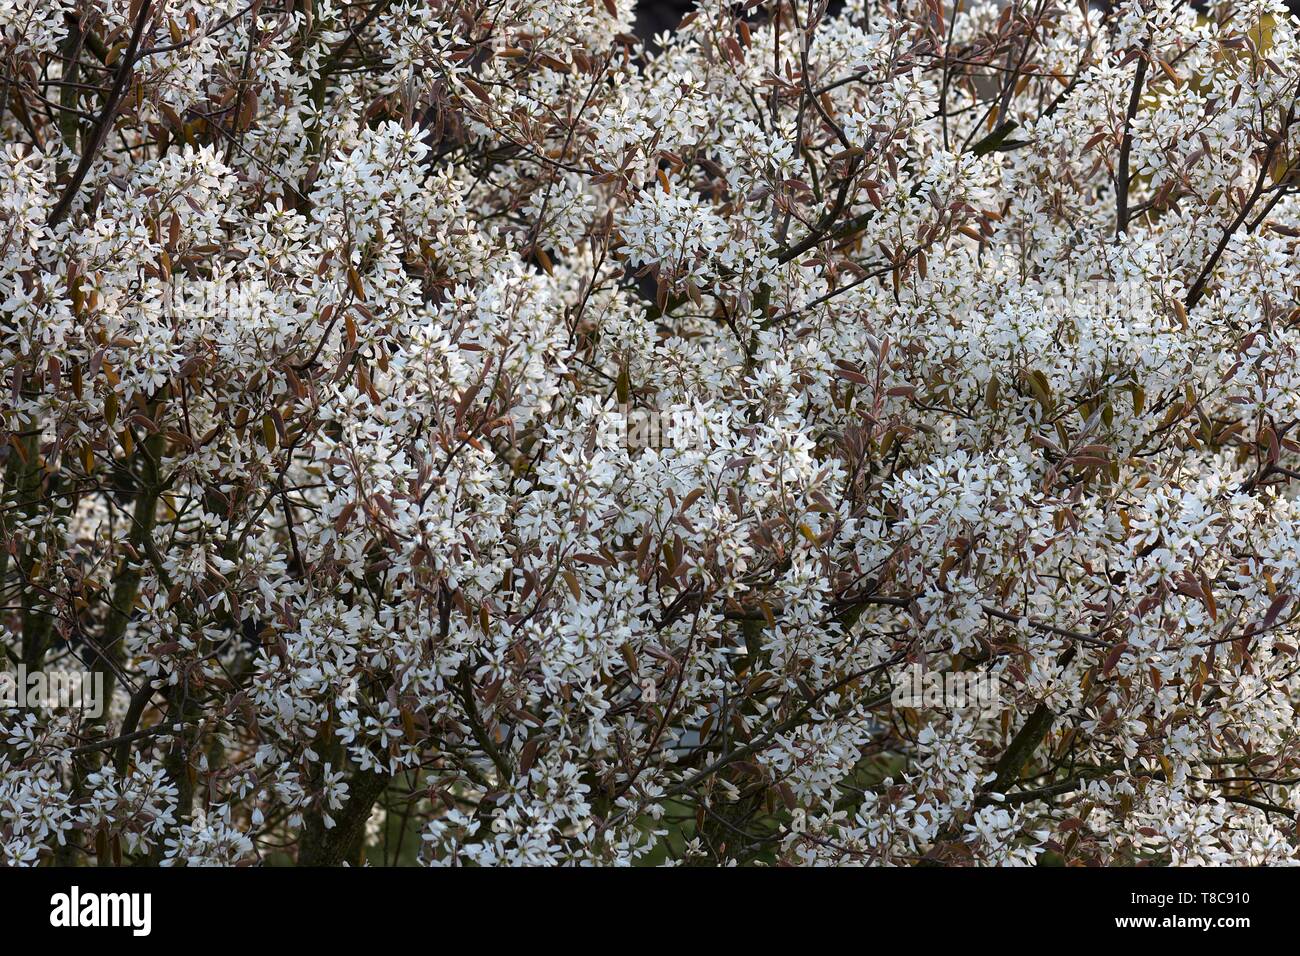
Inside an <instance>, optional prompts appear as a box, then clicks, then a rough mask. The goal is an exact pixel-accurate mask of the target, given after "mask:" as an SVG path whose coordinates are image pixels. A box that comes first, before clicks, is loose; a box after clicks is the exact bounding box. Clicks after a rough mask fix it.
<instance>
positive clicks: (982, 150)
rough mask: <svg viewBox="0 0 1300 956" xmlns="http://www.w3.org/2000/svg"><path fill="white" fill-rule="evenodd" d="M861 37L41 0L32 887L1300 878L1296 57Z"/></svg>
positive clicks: (13, 164) (15, 25)
mask: <svg viewBox="0 0 1300 956" xmlns="http://www.w3.org/2000/svg"><path fill="white" fill-rule="evenodd" d="M821 3H822V0H751V2H749V3H747V4H727V3H723V2H720V0H704V2H702V3H701V4H700V5H699V7H698V9H697V10H696V12H695V13H694V14H693V15H692V16H690V17H688V19H687V21H686V22H685V23H683V24H682V26H681V27H680V28H679V29H678V30H677V31H676V32H675V33H673V34H672V35H670V36H664V37H661V38H660V39H661V41H662V42H661V43H659V44H656V46H655V48H654V49H653V50H651V51H647V50H645V49H643V48H642V47H641V46H640V45H639V44H638V42H637V41H636V40H635V39H634V38H633V37H632V36H631V35H630V30H631V23H632V18H633V14H634V10H633V3H632V0H600V2H597V0H545V2H541V0H494V2H491V3H486V2H483V3H480V2H478V0H364V2H358V3H351V4H344V3H341V2H337V0H279V2H277V0H254V2H252V3H246V2H244V0H132V2H129V3H127V2H115V0H2V2H0V51H2V52H3V63H4V69H5V76H4V80H3V89H4V95H3V97H2V100H3V102H0V111H2V112H0V117H2V119H0V126H2V129H3V141H2V146H0V148H2V150H3V161H2V162H0V215H2V216H3V236H2V237H0V256H3V268H0V385H2V386H3V399H0V445H3V448H2V449H0V467H2V470H3V500H2V501H0V644H3V647H4V649H5V655H6V657H7V659H8V664H7V666H8V668H9V670H10V671H11V672H16V671H17V669H18V668H19V667H21V668H23V672H24V673H25V674H26V675H28V677H29V678H30V676H31V675H33V674H53V673H62V672H69V671H77V672H85V674H86V677H87V679H88V680H89V681H90V686H92V687H94V686H95V684H96V683H98V685H99V686H101V687H102V697H103V703H104V706H103V708H102V713H96V712H95V711H96V708H91V707H86V706H80V707H79V706H70V705H69V704H68V702H67V701H46V702H41V701H36V702H35V705H34V706H33V705H32V704H33V701H32V700H31V699H30V697H29V696H23V695H17V697H16V702H17V703H18V704H20V705H22V706H13V707H8V708H6V709H4V710H3V711H2V712H0V848H2V851H3V858H4V859H5V860H6V861H7V862H9V863H18V864H36V863H45V862H59V863H83V862H84V863H94V862H100V863H122V864H127V863H131V862H152V863H162V864H181V863H190V864H197V863H218V864H236V863H238V864H248V863H254V862H258V861H265V862H283V861H296V862H298V863H306V864H337V863H344V862H347V863H353V864H355V863H358V862H362V861H364V860H368V861H369V862H371V863H381V862H384V863H394V862H412V861H415V860H417V859H418V860H419V861H421V862H425V863H431V864H501V863H505V864H517V863H548V864H550V863H595V864H624V863H647V862H649V863H654V862H670V863H687V862H709V863H726V864H733V863H740V864H744V863H767V864H772V863H782V864H790V863H830V862H835V863H866V864H903V865H909V864H925V863H973V864H1028V863H1034V862H1040V863H1043V862H1047V863H1066V864H1070V865H1076V864H1118V863H1132V862H1138V861H1152V862H1157V863H1173V864H1184V863H1229V862H1230V863H1262V862H1282V861H1292V860H1293V859H1295V857H1296V854H1297V834H1296V829H1295V811H1296V809H1297V808H1300V801H1298V800H1297V793H1296V790H1295V789H1294V782H1295V779H1296V777H1297V771H1298V770H1300V748H1298V746H1297V738H1296V736H1295V727H1296V722H1297V714H1296V705H1297V701H1300V677H1298V676H1297V673H1298V669H1300V659H1298V657H1297V646H1298V640H1300V636H1298V635H1297V623H1296V621H1297V617H1296V616H1297V613H1300V562H1298V560H1297V549H1298V548H1300V509H1298V507H1297V500H1296V493H1297V488H1300V444H1297V440H1298V438H1300V431H1298V430H1297V428H1296V426H1297V422H1300V366H1298V364H1297V359H1298V354H1297V353H1298V351H1300V311H1298V310H1297V295H1298V290H1297V270H1296V268H1295V262H1296V258H1295V256H1296V248H1295V247H1296V242H1297V237H1300V218H1298V213H1300V204H1298V203H1297V199H1296V191H1297V188H1298V186H1300V177H1298V175H1297V171H1296V161H1297V143H1298V142H1300V139H1298V137H1297V122H1296V121H1297V116H1296V96H1297V84H1298V83H1300V45H1298V41H1297V33H1296V27H1295V24H1294V23H1293V22H1292V21H1291V20H1290V19H1289V18H1288V17H1287V15H1286V12H1285V7H1284V6H1282V5H1280V4H1278V3H1275V2H1273V0H1244V2H1239V0H1234V2H1231V3H1229V2H1219V3H1212V4H1211V5H1209V6H1208V7H1206V8H1204V9H1201V10H1199V11H1198V10H1196V9H1193V8H1192V7H1191V6H1189V5H1188V4H1187V3H1186V2H1183V0H1177V2H1173V0H1126V2H1124V3H1121V4H1118V5H1116V6H1115V7H1114V9H1112V10H1109V11H1107V12H1104V13H1103V12H1100V11H1097V10H1090V9H1088V8H1087V7H1086V5H1083V4H1078V3H1074V2H1069V0H1013V2H1010V3H1008V4H1003V5H997V4H993V3H987V2H975V0H956V2H952V3H950V2H948V0H889V2H876V0H869V2H866V3H864V2H863V0H856V2H850V3H849V4H848V5H847V6H846V7H845V8H844V9H843V10H842V11H840V12H837V13H835V14H831V13H829V12H828V11H827V10H826V8H825V6H824V5H820V6H819V4H821ZM638 415H639V416H647V415H654V416H660V417H662V418H663V419H665V420H671V421H672V422H673V423H674V427H673V428H671V429H660V430H658V431H657V432H655V434H653V435H650V434H648V433H643V432H644V430H643V429H639V428H637V429H632V430H629V429H627V428H626V427H623V426H626V425H627V423H628V422H629V421H630V420H632V419H634V418H635V417H636V416H638ZM634 433H635V434H634ZM922 673H924V674H925V675H926V684H925V687H923V688H921V690H923V691H925V692H924V693H917V694H913V693H912V692H911V689H909V688H911V687H912V684H915V683H917V680H916V679H915V677H916V675H919V674H922ZM905 684H906V687H905V686H904V685H905ZM954 686H959V687H964V686H969V687H980V688H989V687H992V688H995V689H996V694H989V693H983V692H981V693H975V694H971V695H965V694H962V695H959V699H954V698H953V697H952V696H951V695H949V694H947V693H946V691H947V689H949V688H952V687H954ZM20 690H21V688H20ZM900 690H902V691H905V692H902V693H900Z"/></svg>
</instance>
